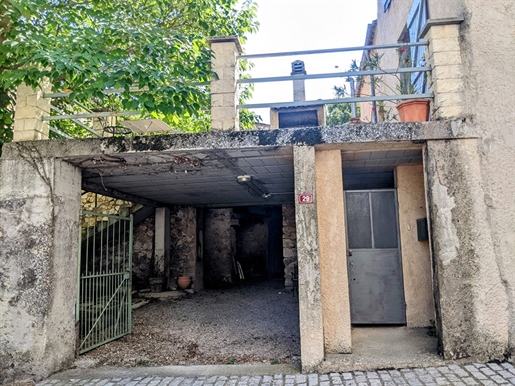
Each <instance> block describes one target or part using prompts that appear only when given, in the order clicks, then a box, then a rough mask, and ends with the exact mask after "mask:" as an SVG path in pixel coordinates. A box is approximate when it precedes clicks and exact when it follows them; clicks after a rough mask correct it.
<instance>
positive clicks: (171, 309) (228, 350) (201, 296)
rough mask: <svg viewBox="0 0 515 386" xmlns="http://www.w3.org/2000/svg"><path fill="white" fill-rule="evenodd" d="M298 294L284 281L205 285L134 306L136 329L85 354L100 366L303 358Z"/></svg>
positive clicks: (266, 360) (258, 361) (242, 361)
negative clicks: (287, 289)
mask: <svg viewBox="0 0 515 386" xmlns="http://www.w3.org/2000/svg"><path fill="white" fill-rule="evenodd" d="M298 315H299V311H298V302H297V298H296V297H294V296H292V294H291V293H288V292H285V291H284V284H283V281H281V280H274V281H266V282H260V283H244V284H240V285H235V286H233V287H232V288H230V289H226V290H204V291H200V292H199V293H196V294H192V295H187V296H185V297H183V298H180V299H177V300H167V301H154V302H152V303H150V304H148V305H146V306H144V307H142V308H139V309H136V310H134V311H133V323H132V334H129V335H127V336H124V337H123V338H121V339H119V340H117V341H114V342H111V343H109V344H107V345H104V346H102V347H99V348H97V349H95V350H93V351H90V352H88V353H86V354H84V355H82V356H81V360H86V361H89V360H90V361H93V362H94V363H96V366H102V365H109V366H165V365H207V364H234V363H271V364H276V363H298V362H299V361H300V338H299V319H298Z"/></svg>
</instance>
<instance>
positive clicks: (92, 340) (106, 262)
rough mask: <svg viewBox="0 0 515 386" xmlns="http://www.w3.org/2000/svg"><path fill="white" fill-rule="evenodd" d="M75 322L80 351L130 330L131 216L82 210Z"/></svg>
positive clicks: (83, 351)
mask: <svg viewBox="0 0 515 386" xmlns="http://www.w3.org/2000/svg"><path fill="white" fill-rule="evenodd" d="M81 220H82V221H81V224H82V225H81V229H80V235H79V265H78V280H79V283H78V288H79V291H78V294H77V306H76V322H78V324H79V353H81V354H82V353H85V352H86V351H89V350H92V349H94V348H95V347H98V346H101V345H103V344H105V343H108V342H110V341H112V340H115V339H118V338H120V337H122V336H124V335H126V334H129V333H130V332H131V322H132V321H131V316H132V315H131V267H132V238H133V222H132V216H130V217H123V216H118V215H111V214H102V213H94V212H87V211H82V215H81Z"/></svg>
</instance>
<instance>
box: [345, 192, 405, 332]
mask: <svg viewBox="0 0 515 386" xmlns="http://www.w3.org/2000/svg"><path fill="white" fill-rule="evenodd" d="M396 202H397V200H396V194H395V190H373V191H347V192H345V208H346V214H347V215H346V219H347V221H346V222H347V244H348V255H349V256H348V272H349V288H350V304H351V322H352V323H353V324H405V323H406V311H405V303H404V289H403V283H402V267H401V258H400V249H399V235H398V225H397V205H396Z"/></svg>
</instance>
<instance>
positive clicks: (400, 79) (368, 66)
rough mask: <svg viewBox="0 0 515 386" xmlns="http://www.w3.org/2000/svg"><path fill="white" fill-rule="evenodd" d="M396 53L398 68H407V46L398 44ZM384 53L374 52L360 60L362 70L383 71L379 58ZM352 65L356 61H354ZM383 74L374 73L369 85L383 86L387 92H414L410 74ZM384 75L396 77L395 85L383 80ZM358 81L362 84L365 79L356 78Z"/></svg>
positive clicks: (409, 59) (408, 52)
mask: <svg viewBox="0 0 515 386" xmlns="http://www.w3.org/2000/svg"><path fill="white" fill-rule="evenodd" d="M397 55H398V57H399V67H398V68H407V67H411V58H410V49H409V46H404V45H403V46H400V47H398V48H397ZM383 56H384V54H378V53H377V52H374V53H372V54H370V55H369V57H368V58H366V59H365V60H363V61H362V63H361V68H362V69H364V70H377V71H384V70H383V68H382V67H381V60H382V58H383ZM354 65H356V63H355V62H354ZM384 74H385V75H374V76H373V77H372V78H371V81H370V82H371V85H372V86H374V87H375V88H377V89H378V90H381V88H385V89H386V90H388V91H389V92H391V93H393V94H401V95H404V94H416V93H417V92H416V88H415V85H414V84H413V83H412V82H411V74H410V73H397V74H387V73H386V72H384ZM385 76H391V77H395V78H396V86H394V87H392V86H391V85H390V83H389V82H386V81H385V78H384V77H385ZM358 80H359V82H360V83H361V84H363V82H364V81H365V79H364V77H362V76H361V77H359V78H358Z"/></svg>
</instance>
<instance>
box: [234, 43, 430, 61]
mask: <svg viewBox="0 0 515 386" xmlns="http://www.w3.org/2000/svg"><path fill="white" fill-rule="evenodd" d="M427 45H429V43H428V42H425V41H424V42H416V43H392V44H381V45H377V46H356V47H341V48H324V49H319V50H305V51H285V52H271V53H264V54H248V55H240V56H238V59H258V58H273V57H279V56H298V55H314V54H329V53H335V52H350V51H373V50H384V49H388V48H397V47H416V46H427Z"/></svg>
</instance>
